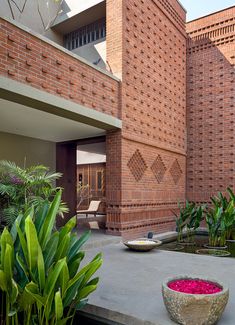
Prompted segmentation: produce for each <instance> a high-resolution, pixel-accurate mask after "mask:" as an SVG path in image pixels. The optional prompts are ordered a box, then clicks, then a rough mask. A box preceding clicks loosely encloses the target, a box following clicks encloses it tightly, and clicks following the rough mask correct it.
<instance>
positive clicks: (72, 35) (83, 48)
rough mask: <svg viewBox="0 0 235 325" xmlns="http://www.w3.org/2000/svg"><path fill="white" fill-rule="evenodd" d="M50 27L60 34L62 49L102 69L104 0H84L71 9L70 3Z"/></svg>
mask: <svg viewBox="0 0 235 325" xmlns="http://www.w3.org/2000/svg"><path fill="white" fill-rule="evenodd" d="M67 3H69V1H67ZM67 10H68V8H67ZM65 11H66V8H64V11H63V12H65ZM52 29H53V30H54V31H56V32H58V33H60V34H61V35H62V36H63V38H64V46H65V48H67V49H68V50H70V51H72V52H73V53H76V54H78V55H80V56H81V57H83V58H85V59H86V60H88V61H89V62H91V63H93V64H95V65H97V66H98V67H100V68H102V69H106V2H105V1H99V0H88V1H86V2H81V3H79V4H76V7H75V8H73V7H72V6H71V7H70V8H69V11H68V12H66V13H64V14H62V15H61V16H59V17H58V18H57V20H56V22H55V23H54V25H53V26H52Z"/></svg>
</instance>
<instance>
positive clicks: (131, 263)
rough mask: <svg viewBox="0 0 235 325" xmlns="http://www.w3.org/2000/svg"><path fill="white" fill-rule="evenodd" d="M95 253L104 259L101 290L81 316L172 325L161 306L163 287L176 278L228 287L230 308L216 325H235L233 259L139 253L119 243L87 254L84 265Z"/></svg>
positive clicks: (134, 324) (131, 324)
mask: <svg viewBox="0 0 235 325" xmlns="http://www.w3.org/2000/svg"><path fill="white" fill-rule="evenodd" d="M119 240H120V239H119ZM99 251H102V252H103V259H104V263H103V266H102V268H101V269H100V270H99V272H98V273H99V276H100V284H99V287H98V289H97V291H96V292H94V293H93V294H92V295H91V296H90V298H89V304H88V305H87V306H86V307H85V309H84V313H87V314H88V315H89V314H90V315H93V316H95V317H97V316H98V317H101V318H104V319H106V320H110V321H111V322H110V323H109V322H107V324H126V325H140V324H141V325H142V324H145V325H172V324H175V323H174V322H173V321H171V320H170V319H169V317H168V314H167V312H166V309H165V307H164V304H163V300H162V295H161V283H162V281H163V280H164V279H165V278H167V277H169V276H174V275H185V274H186V275H197V276H198V275H199V276H200V275H201V276H203V275H204V276H207V277H211V278H214V279H218V280H221V281H223V282H225V283H226V284H228V286H229V288H230V298H229V303H228V305H227V307H226V309H225V312H224V315H223V317H222V319H221V320H220V322H219V323H218V324H219V325H234V324H235V259H232V258H218V257H206V256H201V255H193V254H185V253H177V252H168V251H161V250H158V249H156V250H153V251H151V252H148V253H137V252H132V251H130V250H128V249H126V248H125V247H124V246H123V245H122V244H120V243H119V244H111V245H107V246H104V247H102V248H94V249H89V250H87V252H86V259H89V260H90V259H91V258H92V257H93V256H94V255H95V254H96V253H97V252H99ZM105 323H106V322H105Z"/></svg>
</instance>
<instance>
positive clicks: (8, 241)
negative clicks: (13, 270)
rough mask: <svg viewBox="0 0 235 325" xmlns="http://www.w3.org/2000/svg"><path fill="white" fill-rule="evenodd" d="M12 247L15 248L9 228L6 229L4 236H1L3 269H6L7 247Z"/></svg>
mask: <svg viewBox="0 0 235 325" xmlns="http://www.w3.org/2000/svg"><path fill="white" fill-rule="evenodd" d="M7 244H8V245H10V246H11V247H13V240H12V237H11V234H10V233H9V231H8V230H7V228H4V230H3V232H2V234H1V265H2V268H4V259H5V251H6V245H7Z"/></svg>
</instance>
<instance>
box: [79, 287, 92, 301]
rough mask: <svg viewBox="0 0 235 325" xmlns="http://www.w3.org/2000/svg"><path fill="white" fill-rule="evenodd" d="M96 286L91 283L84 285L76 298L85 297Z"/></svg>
mask: <svg viewBox="0 0 235 325" xmlns="http://www.w3.org/2000/svg"><path fill="white" fill-rule="evenodd" d="M96 288H97V285H91V286H86V287H84V288H82V289H81V290H80V291H79V293H78V297H77V299H78V300H80V299H84V298H86V297H87V296H88V295H89V294H91V293H92V292H93V291H95V290H96Z"/></svg>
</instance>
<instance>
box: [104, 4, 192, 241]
mask: <svg viewBox="0 0 235 325" xmlns="http://www.w3.org/2000/svg"><path fill="white" fill-rule="evenodd" d="M112 2H113V1H112V0H109V1H108V8H112V12H111V13H110V16H111V17H112V19H114V21H116V20H115V19H117V20H118V19H119V20H122V24H120V25H118V23H117V24H116V33H117V35H119V39H120V42H121V43H120V46H119V47H116V48H115V50H114V51H113V52H112V51H111V50H110V52H108V53H107V60H108V62H109V66H110V68H111V70H112V71H113V70H115V71H116V73H118V74H119V75H120V76H121V79H122V90H121V94H122V96H121V112H122V113H121V116H122V121H123V129H122V131H121V132H120V134H118V135H117V137H118V138H119V141H120V142H121V147H120V155H121V156H120V157H121V160H119V161H118V166H117V168H115V169H118V171H116V173H117V174H118V177H119V181H118V182H117V184H118V189H119V191H120V195H119V196H120V198H119V200H118V199H117V200H116V202H115V205H110V206H109V207H108V219H107V228H108V231H109V232H110V233H121V234H122V235H123V236H125V237H126V236H128V237H131V236H133V237H135V236H137V235H141V234H142V235H143V234H144V233H146V232H147V231H148V230H154V231H158V232H161V231H164V230H167V229H168V230H169V229H173V228H174V217H173V216H172V212H171V209H173V208H175V207H176V206H177V201H184V200H185V190H186V189H185V180H186V175H185V170H186V169H185V168H186V167H185V166H186V92H185V88H186V66H185V62H186V33H185V11H184V10H183V9H182V7H181V6H180V5H179V3H178V2H177V1H171V2H170V1H169V2H168V1H161V0H159V1H147V0H138V1H137V0H136V1H134V0H130V1H124V0H123V1H122V0H118V1H115V4H116V6H114V5H111V3H112ZM116 7H117V8H118V10H119V11H118V12H117V11H116ZM113 11H114V13H113ZM120 17H121V18H120ZM107 21H108V22H109V11H108V10H107ZM118 26H119V27H120V28H119V29H118ZM120 35H122V37H121V36H120ZM110 39H111V36H110V37H109V29H108V28H107V48H112V46H111V45H110V44H109V43H108V42H109V40H110ZM120 57H122V60H121V62H120V61H119V69H118V65H117V63H118V61H117V58H120ZM113 67H114V68H113Z"/></svg>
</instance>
